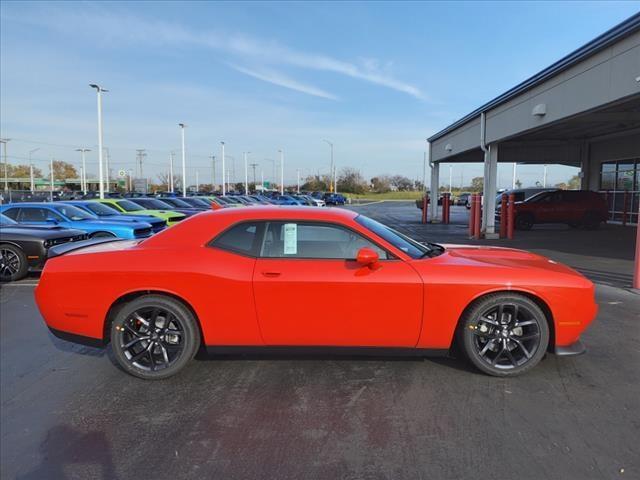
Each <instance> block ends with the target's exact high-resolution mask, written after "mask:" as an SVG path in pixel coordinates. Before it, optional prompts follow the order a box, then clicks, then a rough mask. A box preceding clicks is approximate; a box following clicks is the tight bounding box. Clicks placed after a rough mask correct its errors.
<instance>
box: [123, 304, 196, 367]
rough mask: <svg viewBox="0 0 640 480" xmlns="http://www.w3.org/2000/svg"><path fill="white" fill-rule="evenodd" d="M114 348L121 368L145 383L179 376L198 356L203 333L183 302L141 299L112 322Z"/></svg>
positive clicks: (125, 308) (127, 307) (125, 307)
mask: <svg viewBox="0 0 640 480" xmlns="http://www.w3.org/2000/svg"><path fill="white" fill-rule="evenodd" d="M111 344H112V348H113V351H114V354H115V357H116V360H117V362H118V364H119V365H120V366H121V367H122V368H123V369H124V370H125V371H127V372H128V373H130V374H132V375H134V376H137V377H140V378H144V379H161V378H167V377H169V376H171V375H174V374H176V373H177V372H178V371H179V370H181V369H182V368H183V367H184V366H185V365H186V364H187V363H188V362H189V361H190V360H191V359H192V358H193V357H194V356H195V354H196V352H197V350H198V347H199V345H200V332H199V330H198V326H197V324H196V320H195V319H194V317H193V314H192V313H191V311H190V310H189V309H187V308H186V307H185V306H184V305H183V304H182V303H181V302H179V301H177V300H174V299H173V298H170V297H165V296H161V295H145V296H143V297H138V298H137V299H135V300H133V301H132V302H130V303H128V304H126V305H125V306H124V308H122V309H121V310H120V311H119V312H118V314H117V316H116V319H115V320H114V322H113V325H112V330H111Z"/></svg>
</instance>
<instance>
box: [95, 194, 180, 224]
mask: <svg viewBox="0 0 640 480" xmlns="http://www.w3.org/2000/svg"><path fill="white" fill-rule="evenodd" d="M92 201H94V202H100V203H103V204H105V205H106V206H108V207H111V208H113V209H114V210H115V211H116V212H118V213H124V214H127V215H151V216H153V217H158V218H161V219H163V220H165V221H166V222H167V226H169V227H170V226H171V225H175V224H176V223H178V222H179V221H180V220H184V219H185V218H186V215H185V214H184V213H178V212H173V211H171V210H146V209H144V208H142V207H141V206H140V205H137V204H135V203H133V202H132V201H131V200H127V199H126V198H105V199H99V198H96V199H93V200H92Z"/></svg>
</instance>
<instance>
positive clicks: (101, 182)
mask: <svg viewBox="0 0 640 480" xmlns="http://www.w3.org/2000/svg"><path fill="white" fill-rule="evenodd" d="M89 86H90V87H91V88H95V89H96V94H97V96H98V182H99V185H100V198H104V174H103V171H102V92H108V91H109V90H105V89H104V88H102V87H101V86H100V85H96V84H95V83H91V84H89Z"/></svg>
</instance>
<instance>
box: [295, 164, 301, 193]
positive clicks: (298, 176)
mask: <svg viewBox="0 0 640 480" xmlns="http://www.w3.org/2000/svg"><path fill="white" fill-rule="evenodd" d="M296 177H297V184H298V186H297V188H296V193H300V169H299V168H298V169H296Z"/></svg>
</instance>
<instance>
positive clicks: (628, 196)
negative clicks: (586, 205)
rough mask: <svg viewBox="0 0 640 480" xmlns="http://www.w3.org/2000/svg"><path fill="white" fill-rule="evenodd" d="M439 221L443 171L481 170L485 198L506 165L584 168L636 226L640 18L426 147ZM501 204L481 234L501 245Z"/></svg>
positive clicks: (488, 209)
mask: <svg viewBox="0 0 640 480" xmlns="http://www.w3.org/2000/svg"><path fill="white" fill-rule="evenodd" d="M428 142H429V153H430V163H431V203H430V208H431V212H430V213H431V218H432V219H435V220H436V221H437V219H438V203H437V201H436V200H437V198H436V195H437V194H438V187H439V183H440V178H439V173H440V165H441V164H443V163H444V164H446V163H467V162H478V163H480V162H482V163H483V164H484V192H496V191H497V166H498V162H509V163H518V164H540V165H547V164H561V165H570V166H575V167H579V168H580V178H581V186H582V189H585V190H594V191H600V192H607V194H606V195H607V199H608V202H609V219H610V220H611V221H613V222H617V221H621V219H622V216H623V214H626V218H627V221H628V222H630V223H632V224H637V222H638V210H639V207H640V206H639V201H640V13H638V14H636V15H634V16H632V17H631V18H629V19H627V20H626V21H624V22H622V23H621V24H619V25H617V26H616V27H614V28H612V29H611V30H609V31H608V32H605V33H604V34H602V35H600V36H599V37H597V38H595V39H593V40H592V41H591V42H589V43H587V44H586V45H584V46H582V47H581V48H579V49H577V50H576V51H574V52H572V53H570V54H569V55H567V56H566V57H564V58H562V59H560V60H558V61H557V62H556V63H554V64H553V65H551V66H549V67H548V68H545V69H544V70H542V71H541V72H539V73H537V74H536V75H534V76H533V77H531V78H529V79H527V80H525V81H524V82H522V83H521V84H519V85H516V86H515V87H513V88H512V89H510V90H509V91H507V92H505V93H504V94H502V95H500V96H499V97H497V98H495V99H493V100H491V101H490V102H488V103H486V104H485V105H482V106H481V107H479V108H478V109H476V110H475V111H473V112H471V113H470V114H468V115H466V116H465V117H463V118H461V119H460V120H458V121H457V122H455V123H453V124H452V125H450V126H448V127H446V128H445V129H443V130H442V131H440V132H438V133H436V134H435V135H433V136H431V137H430V138H428ZM495 197H496V196H495V195H485V198H484V206H485V208H484V209H483V218H482V230H483V232H484V235H485V237H487V238H493V237H495V235H496V225H495V219H494V215H493V212H494V209H495Z"/></svg>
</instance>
